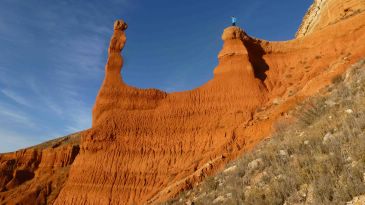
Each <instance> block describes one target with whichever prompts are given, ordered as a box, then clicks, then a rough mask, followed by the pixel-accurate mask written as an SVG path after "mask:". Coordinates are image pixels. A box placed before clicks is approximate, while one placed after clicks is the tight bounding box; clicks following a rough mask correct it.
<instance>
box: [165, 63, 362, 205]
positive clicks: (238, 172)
mask: <svg viewBox="0 0 365 205" xmlns="http://www.w3.org/2000/svg"><path fill="white" fill-rule="evenodd" d="M333 83H334V84H331V85H330V86H327V87H326V88H324V89H322V90H321V91H320V92H319V93H318V94H316V95H315V96H314V97H311V98H309V99H307V100H305V101H304V102H302V103H300V105H298V106H296V107H295V108H294V109H293V110H289V111H288V117H287V118H286V119H285V120H282V121H279V122H277V123H276V124H275V128H276V132H275V133H274V134H273V135H272V136H271V137H270V138H267V139H266V140H265V141H263V142H261V143H259V145H258V146H256V148H255V149H254V150H253V151H252V152H250V153H247V154H245V155H243V156H242V157H239V158H238V159H237V160H234V161H233V162H230V163H229V164H228V165H227V166H226V168H225V169H224V170H223V171H222V172H220V173H219V174H217V175H216V176H212V177H209V178H207V179H206V180H204V181H203V182H202V183H201V184H200V185H199V186H197V187H194V189H192V190H188V191H185V192H182V193H180V195H179V197H177V198H176V199H174V200H171V201H169V202H167V203H165V204H195V205H198V204H247V205H249V204H262V205H264V204H268V205H269V204H270V205H274V204H278V205H279V204H286V205H290V204H297V205H300V204H303V205H304V204H346V202H350V201H352V200H353V199H354V200H353V202H354V204H355V202H357V203H358V204H364V203H365V200H364V199H365V197H362V198H363V199H362V200H361V202H360V201H359V199H357V198H356V197H358V196H361V195H363V194H365V160H364V159H365V60H362V61H360V62H359V63H356V64H354V65H353V66H351V68H349V70H348V71H347V72H346V73H345V74H344V75H343V76H338V77H336V78H334V79H333ZM349 204H351V203H349Z"/></svg>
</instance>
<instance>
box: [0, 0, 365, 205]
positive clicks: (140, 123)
mask: <svg viewBox="0 0 365 205" xmlns="http://www.w3.org/2000/svg"><path fill="white" fill-rule="evenodd" d="M328 2H331V1H330V0H328ZM337 2H339V1H337ZM348 2H350V1H348ZM338 5H340V4H338ZM321 15H324V14H321ZM321 15H320V16H319V19H320V18H321ZM307 20H308V17H307V18H306V20H305V21H307ZM364 22H365V13H358V14H357V15H351V16H349V17H347V18H343V19H342V20H341V21H339V22H336V23H335V24H327V23H323V25H324V26H320V29H317V28H316V29H312V30H311V32H306V35H303V36H302V37H301V38H297V39H294V40H291V41H287V42H267V41H264V40H260V39H254V38H252V37H250V36H248V35H247V34H246V33H245V32H244V31H242V30H241V29H240V28H238V27H229V28H227V29H225V30H224V32H223V35H222V39H223V41H224V44H223V48H222V50H221V52H220V53H219V55H218V59H219V64H218V66H217V67H216V68H215V69H214V71H213V72H214V78H213V79H211V80H210V81H208V82H207V83H206V84H204V85H203V86H201V87H199V88H196V89H194V90H190V91H185V92H177V93H171V94H167V93H165V92H163V91H159V90H156V89H138V88H133V87H131V86H128V85H126V84H125V83H124V82H123V79H122V76H121V75H120V71H121V67H122V65H123V58H122V56H121V54H120V52H121V50H122V49H123V48H124V45H125V42H126V36H125V30H126V29H127V24H126V23H125V22H123V21H117V22H116V24H115V25H114V34H113V37H112V39H111V42H110V46H109V50H108V53H109V56H108V62H107V64H106V67H105V79H104V82H103V84H102V86H101V89H100V91H99V94H98V96H97V99H96V102H95V105H94V109H93V126H92V128H91V129H89V130H87V131H85V132H83V133H81V135H82V140H81V144H80V154H78V155H77V157H76V159H75V161H74V162H73V163H72V161H73V158H74V157H73V156H74V155H73V154H72V153H73V151H72V149H70V147H69V148H66V147H65V148H62V149H61V147H63V146H59V147H57V148H53V150H52V149H49V150H48V151H46V150H43V151H42V155H41V156H40V154H39V152H38V151H37V154H36V155H34V154H26V156H28V157H27V158H26V160H23V158H21V157H18V158H17V157H14V156H10V155H9V156H8V155H2V156H0V163H1V168H0V170H1V171H0V172H1V173H0V185H1V186H2V187H5V188H3V192H1V193H0V202H2V201H5V202H10V201H15V200H18V201H21V200H20V199H21V198H22V197H19V194H18V195H17V194H16V192H18V193H20V192H21V191H24V190H32V189H28V188H29V187H30V188H33V187H35V186H36V185H37V184H38V185H39V184H41V185H42V186H41V187H43V188H41V189H40V190H41V191H39V190H38V191H31V192H29V194H28V195H27V196H28V198H27V199H28V201H35V202H34V203H41V202H44V200H48V199H49V198H50V199H51V201H52V199H54V198H56V196H52V197H53V198H52V197H50V196H51V195H52V193H56V192H57V191H54V192H52V193H50V192H49V191H48V189H47V188H46V187H47V186H46V185H47V184H49V183H50V182H52V187H54V183H55V182H57V185H58V186H63V188H62V190H61V192H60V193H59V195H58V196H57V199H56V201H55V204H146V203H152V204H154V203H157V202H160V201H163V200H165V199H167V198H169V197H171V196H174V195H176V194H177V193H178V192H179V191H180V190H182V189H185V188H187V187H190V186H193V185H195V184H196V183H198V182H199V181H200V180H201V179H202V178H204V177H205V176H207V175H208V174H211V173H212V172H214V171H216V170H217V169H219V168H220V167H221V166H222V165H224V164H225V163H227V162H228V161H229V160H231V159H234V158H235V157H236V156H237V155H239V154H242V153H243V152H245V151H247V150H249V149H251V148H252V147H253V146H254V145H256V144H257V143H258V142H259V141H260V140H262V139H263V138H264V137H267V136H268V135H269V134H270V133H271V132H272V131H273V126H272V125H273V124H274V123H275V122H276V121H278V120H280V119H282V118H285V116H286V112H287V111H288V109H290V108H291V107H292V106H293V105H295V103H297V102H299V101H301V100H302V99H304V98H306V97H307V96H310V95H312V94H314V93H315V92H317V91H318V90H319V89H320V88H322V87H324V86H326V85H328V84H329V83H330V81H331V79H332V78H333V77H334V76H336V75H338V74H340V73H342V72H343V71H344V70H345V69H346V68H347V67H349V65H351V64H352V63H354V62H357V61H358V60H359V59H360V58H363V57H364V54H365V44H364V43H363V42H365V27H364V24H365V23H364ZM318 25H320V24H318ZM318 28H319V27H318ZM273 101H275V103H272V102H273ZM278 102H279V103H278ZM63 149H66V150H63ZM24 152H25V153H33V152H32V150H27V151H24ZM54 153H56V154H54ZM34 158H35V159H36V160H33V159H34ZM13 159H15V160H16V161H18V162H19V165H17V166H16V167H18V168H16V169H17V170H18V171H15V169H10V170H11V171H8V170H9V167H14V166H13V164H14V162H13V161H12V160H13ZM23 161H24V162H23ZM33 161H34V162H36V163H35V164H34V163H31V162H33ZM71 163H72V166H71V169H70V172H69V177H67V174H68V171H67V167H69V165H70V164H71ZM23 164H26V166H23ZM64 166H66V169H64V168H65V167H64ZM32 167H35V169H36V171H34V170H35V169H33V168H32ZM47 167H52V168H49V169H47ZM60 167H61V169H60ZM24 170H31V172H32V173H34V177H33V178H31V177H32V174H29V172H27V171H25V172H24ZM50 170H52V172H50ZM61 170H64V172H62V173H60V172H61ZM53 172H54V173H53ZM44 173H46V174H44ZM50 173H53V174H50ZM41 176H45V178H47V180H46V179H44V177H43V178H41ZM66 178H67V181H66V183H65V184H63V182H64V181H65V179H66ZM10 182H11V183H10ZM6 187H10V188H9V190H6ZM4 190H5V191H4ZM52 190H53V188H52ZM34 193H43V194H38V195H37V194H34ZM57 193H58V192H57ZM1 197H3V198H4V199H2V198H1ZM38 197H39V199H38ZM24 200H25V199H24V197H23V199H22V201H23V202H24ZM36 200H38V201H36ZM41 200H43V201H41ZM47 202H49V201H47Z"/></svg>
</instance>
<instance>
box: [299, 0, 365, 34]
mask: <svg viewBox="0 0 365 205" xmlns="http://www.w3.org/2000/svg"><path fill="white" fill-rule="evenodd" d="M364 11H365V1H364V0H346V1H344V0H315V1H314V3H313V4H312V6H311V7H310V8H309V10H308V12H307V14H306V15H305V17H304V20H303V22H302V24H301V26H300V28H299V30H298V32H297V34H296V37H297V38H299V37H303V36H306V35H308V34H310V33H313V32H314V31H318V30H321V29H322V28H325V27H326V26H328V25H332V24H335V23H338V22H340V21H342V20H344V19H346V18H350V17H352V16H355V15H358V14H360V13H362V12H364Z"/></svg>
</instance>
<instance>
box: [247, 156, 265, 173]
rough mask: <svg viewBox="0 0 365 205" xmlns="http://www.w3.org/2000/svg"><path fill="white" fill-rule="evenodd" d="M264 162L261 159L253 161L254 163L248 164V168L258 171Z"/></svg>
mask: <svg viewBox="0 0 365 205" xmlns="http://www.w3.org/2000/svg"><path fill="white" fill-rule="evenodd" d="M263 163H264V161H263V160H262V159H261V158H257V159H255V160H253V161H252V162H250V163H248V165H247V167H248V169H250V170H254V169H257V168H258V167H259V166H260V165H262V164H263Z"/></svg>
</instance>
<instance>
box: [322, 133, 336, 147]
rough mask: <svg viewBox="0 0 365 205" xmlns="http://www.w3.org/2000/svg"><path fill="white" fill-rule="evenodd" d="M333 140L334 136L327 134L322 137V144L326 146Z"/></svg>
mask: <svg viewBox="0 0 365 205" xmlns="http://www.w3.org/2000/svg"><path fill="white" fill-rule="evenodd" d="M334 139H335V136H334V135H333V134H331V133H330V132H328V133H327V134H326V135H324V137H323V141H322V143H323V144H328V143H330V142H332V141H333V140H334Z"/></svg>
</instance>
